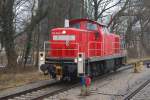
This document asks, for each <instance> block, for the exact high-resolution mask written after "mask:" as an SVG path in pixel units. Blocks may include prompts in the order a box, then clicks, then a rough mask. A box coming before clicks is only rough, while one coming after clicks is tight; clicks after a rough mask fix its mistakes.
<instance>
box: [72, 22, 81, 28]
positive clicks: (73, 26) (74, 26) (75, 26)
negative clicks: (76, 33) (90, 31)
mask: <svg viewBox="0 0 150 100" xmlns="http://www.w3.org/2000/svg"><path fill="white" fill-rule="evenodd" d="M70 27H72V28H78V29H79V28H80V23H75V24H71V25H70Z"/></svg>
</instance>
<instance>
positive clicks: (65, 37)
mask: <svg viewBox="0 0 150 100" xmlns="http://www.w3.org/2000/svg"><path fill="white" fill-rule="evenodd" d="M53 40H67V41H70V40H75V35H54V36H53Z"/></svg>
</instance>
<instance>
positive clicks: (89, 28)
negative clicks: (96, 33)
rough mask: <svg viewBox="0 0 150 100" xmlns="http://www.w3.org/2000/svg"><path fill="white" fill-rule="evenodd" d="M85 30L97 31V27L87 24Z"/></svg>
mask: <svg viewBox="0 0 150 100" xmlns="http://www.w3.org/2000/svg"><path fill="white" fill-rule="evenodd" d="M87 29H88V30H98V29H97V25H96V24H93V23H87Z"/></svg>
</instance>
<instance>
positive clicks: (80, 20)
mask: <svg viewBox="0 0 150 100" xmlns="http://www.w3.org/2000/svg"><path fill="white" fill-rule="evenodd" d="M82 21H88V22H92V23H95V24H98V25H100V26H107V25H105V24H102V23H99V22H97V21H93V20H90V19H86V18H81V19H72V20H70V21H69V22H70V23H76V22H82Z"/></svg>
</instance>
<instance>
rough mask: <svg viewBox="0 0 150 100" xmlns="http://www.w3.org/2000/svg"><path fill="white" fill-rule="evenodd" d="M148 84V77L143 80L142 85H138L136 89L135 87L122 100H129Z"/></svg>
mask: <svg viewBox="0 0 150 100" xmlns="http://www.w3.org/2000/svg"><path fill="white" fill-rule="evenodd" d="M148 84H150V79H149V80H147V81H145V82H144V83H143V84H142V85H140V86H139V87H138V88H137V89H135V90H134V91H133V92H132V93H130V94H129V95H127V96H126V97H125V98H124V100H131V99H132V98H133V97H134V96H135V95H136V94H138V93H139V92H140V91H141V90H142V89H143V88H144V87H146V86H147V85H148Z"/></svg>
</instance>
